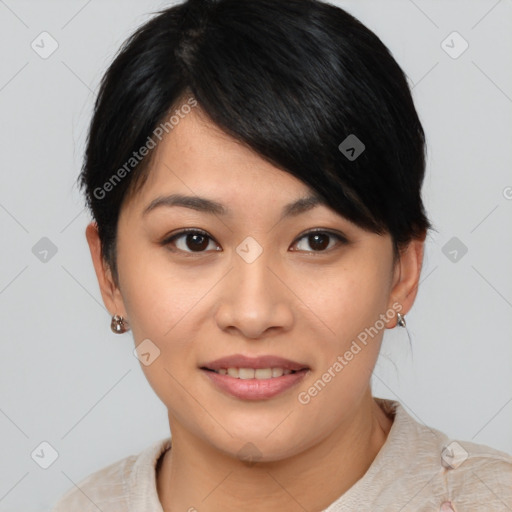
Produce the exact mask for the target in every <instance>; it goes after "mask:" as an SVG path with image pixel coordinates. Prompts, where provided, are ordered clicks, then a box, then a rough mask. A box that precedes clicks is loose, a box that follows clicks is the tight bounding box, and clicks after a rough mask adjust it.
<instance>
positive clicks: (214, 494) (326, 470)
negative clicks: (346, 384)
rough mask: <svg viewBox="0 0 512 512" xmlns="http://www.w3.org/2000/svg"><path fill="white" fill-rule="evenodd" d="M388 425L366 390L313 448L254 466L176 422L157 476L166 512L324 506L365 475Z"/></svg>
mask: <svg viewBox="0 0 512 512" xmlns="http://www.w3.org/2000/svg"><path fill="white" fill-rule="evenodd" d="M391 425H392V420H391V419H390V418H388V417H387V416H386V414H385V413H384V412H383V411H382V410H381V408H380V407H379V406H378V405H377V404H376V402H375V401H374V400H373V398H372V397H371V393H370V390H368V393H367V394H366V395H365V397H364V398H363V400H362V402H361V404H360V405H359V407H358V409H357V411H356V412H355V413H354V415H353V416H352V417H351V418H350V419H349V420H347V422H345V423H343V424H342V425H340V427H339V428H338V429H337V430H335V431H334V432H332V433H331V434H330V435H329V436H328V437H327V438H324V439H322V440H320V441H319V442H318V443H317V444H316V445H314V446H313V447H311V448H309V449H307V450H305V451H303V452H301V453H299V454H297V455H294V456H293V457H290V458H287V459H286V460H279V461H272V462H256V463H252V464H251V463H247V462H244V461H240V460H238V459H236V458H233V457H230V456H227V455H226V454H225V453H222V452H220V451H219V450H217V449H216V448H214V447H212V446H211V445H208V444H206V443H205V442H204V441H203V440H201V439H199V438H197V437H196V436H194V435H192V434H191V433H190V432H188V431H186V430H185V429H182V428H180V425H179V424H173V428H172V429H171V431H172V449H171V450H169V451H167V452H166V453H165V455H164V457H163V460H162V464H161V467H160V470H159V471H158V473H157V488H158V494H159V498H160V502H161V503H162V507H163V509H164V511H165V512H171V511H174V510H191V511H194V510H195V509H197V510H201V512H220V511H223V512H231V511H238V510H244V509H246V508H247V503H250V504H251V507H250V508H251V511H254V512H260V511H265V512H269V511H281V510H323V509H324V508H327V507H328V506H329V505H330V504H331V503H332V502H333V501H335V500H336V499H337V498H339V497H340V496H341V495H342V494H344V493H345V492H346V491H347V490H348V489H350V487H352V486H353V485H354V484H355V483H356V482H357V481H358V480H359V479H360V478H361V477H362V476H363V475H364V474H365V472H366V471H367V470H368V468H369V467H370V465H371V463H372V461H373V460H374V458H375V457H376V455H377V453H378V452H379V450H380V449H381V447H382V445H383V444H384V442H385V441H386V438H387V434H388V432H389V430H390V428H391ZM333 475H336V477H335V478H333ZM194 507H195V508H194Z"/></svg>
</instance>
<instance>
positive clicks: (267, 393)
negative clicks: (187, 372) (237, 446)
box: [201, 369, 308, 400]
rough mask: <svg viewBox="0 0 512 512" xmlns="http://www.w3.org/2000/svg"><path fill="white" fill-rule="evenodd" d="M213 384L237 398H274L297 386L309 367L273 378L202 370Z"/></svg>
mask: <svg viewBox="0 0 512 512" xmlns="http://www.w3.org/2000/svg"><path fill="white" fill-rule="evenodd" d="M201 371H202V372H203V373H204V374H205V375H206V376H207V377H208V378H209V379H210V381H211V382H213V384H214V385H215V386H216V387H217V388H218V389H220V390H221V391H224V392H225V393H228V394H230V395H232V396H234V397H236V398H242V399H244V400H263V399H266V398H272V397H274V396H276V395H279V393H283V392H284V391H286V390H287V389H290V388H291V387H293V386H296V385H297V384H298V383H299V382H300V381H301V380H302V379H303V378H304V377H305V375H306V374H307V373H308V370H307V369H304V370H300V371H298V372H296V373H289V374H288V375H282V376H281V377H272V378H271V379H237V378H236V377H231V376H229V375H221V374H220V373H216V372H213V371H209V370H201Z"/></svg>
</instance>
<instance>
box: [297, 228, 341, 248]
mask: <svg viewBox="0 0 512 512" xmlns="http://www.w3.org/2000/svg"><path fill="white" fill-rule="evenodd" d="M333 239H334V240H335V241H337V242H338V243H341V244H347V243H348V240H347V239H346V238H345V237H344V236H343V235H341V234H339V233H334V232H332V231H322V230H314V231H309V232H308V233H305V234H304V235H302V236H301V237H300V238H299V239H298V241H297V242H295V244H296V245H297V246H300V245H301V244H302V247H299V249H294V250H299V251H306V252H328V251H329V250H330V249H332V248H333V246H334V245H336V243H335V241H334V242H333ZM302 240H304V242H302ZM331 242H333V243H331ZM307 245H309V247H310V249H308V248H307V247H306V246H307ZM311 249H312V250H311Z"/></svg>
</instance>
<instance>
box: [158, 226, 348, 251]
mask: <svg viewBox="0 0 512 512" xmlns="http://www.w3.org/2000/svg"><path fill="white" fill-rule="evenodd" d="M316 234H322V235H328V236H330V237H332V238H335V239H336V240H337V241H338V242H339V243H341V245H346V244H348V243H349V241H348V240H347V238H346V237H344V236H343V235H341V234H340V233H336V232H334V231H330V230H326V229H321V228H319V229H313V230H310V231H307V232H306V233H303V234H302V235H300V236H299V237H298V238H297V239H296V240H295V241H294V243H293V245H296V244H297V243H298V242H299V241H300V240H302V239H303V238H307V237H308V236H311V235H316ZM185 235H201V236H204V237H206V238H209V239H210V240H211V241H213V242H215V243H217V242H216V241H215V239H214V238H212V237H211V236H210V235H209V234H208V233H207V232H206V231H203V230H201V229H184V230H182V231H179V232H178V233H175V234H174V235H172V236H170V237H167V238H165V239H164V240H163V241H162V242H161V245H163V246H169V245H171V244H172V242H174V241H175V240H177V239H178V238H181V237H183V236H185ZM335 248H336V247H331V248H329V249H325V250H322V251H313V250H311V251H301V250H298V251H296V252H309V253H313V254H325V253H328V252H330V251H332V250H333V249H335ZM169 250H170V251H172V252H181V253H183V254H184V255H185V256H186V257H195V256H196V255H201V254H204V253H206V252H209V251H183V250H182V249H176V248H175V249H169ZM219 252H220V251H219Z"/></svg>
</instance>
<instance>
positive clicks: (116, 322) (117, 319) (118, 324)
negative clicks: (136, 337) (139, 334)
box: [110, 315, 129, 334]
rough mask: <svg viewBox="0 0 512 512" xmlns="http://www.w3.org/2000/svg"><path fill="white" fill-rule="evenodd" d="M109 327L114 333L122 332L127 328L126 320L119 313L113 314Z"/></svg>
mask: <svg viewBox="0 0 512 512" xmlns="http://www.w3.org/2000/svg"><path fill="white" fill-rule="evenodd" d="M110 328H111V329H112V332H114V333H116V334H123V333H124V332H126V331H128V330H129V327H128V323H127V321H126V320H125V319H124V318H123V317H122V316H119V315H114V316H113V317H112V322H111V323H110Z"/></svg>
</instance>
